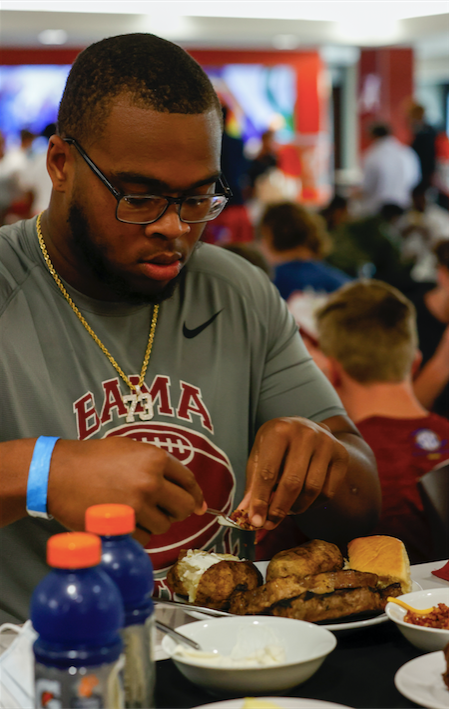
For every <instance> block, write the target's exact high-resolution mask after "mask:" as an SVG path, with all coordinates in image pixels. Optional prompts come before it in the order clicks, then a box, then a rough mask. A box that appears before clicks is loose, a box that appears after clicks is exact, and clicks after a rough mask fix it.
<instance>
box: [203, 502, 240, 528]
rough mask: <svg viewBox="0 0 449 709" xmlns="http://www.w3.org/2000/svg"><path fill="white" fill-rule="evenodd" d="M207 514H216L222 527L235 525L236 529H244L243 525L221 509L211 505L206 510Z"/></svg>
mask: <svg viewBox="0 0 449 709" xmlns="http://www.w3.org/2000/svg"><path fill="white" fill-rule="evenodd" d="M206 514H210V515H214V516H215V517H217V521H218V524H221V526H222V527H233V528H234V529H242V527H241V526H240V525H239V524H237V522H234V520H233V519H231V518H230V517H228V515H225V514H223V512H222V511H221V510H213V509H212V508H211V507H208V508H207V510H206Z"/></svg>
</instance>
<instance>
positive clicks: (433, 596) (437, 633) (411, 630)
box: [385, 588, 449, 652]
mask: <svg viewBox="0 0 449 709" xmlns="http://www.w3.org/2000/svg"><path fill="white" fill-rule="evenodd" d="M399 598H400V599H401V601H405V603H408V604H409V605H410V606H412V608H419V609H421V608H431V607H432V606H437V605H438V603H445V604H446V605H447V606H449V588H429V589H426V590H423V591H413V592H412V593H405V594H404V595H403V596H399ZM385 612H386V614H387V616H388V617H389V618H390V620H392V621H394V622H395V623H396V625H397V626H398V628H399V630H400V631H401V633H402V635H403V636H404V637H405V638H407V640H408V641H409V642H411V643H412V645H414V646H415V647H418V648H419V649H420V650H425V651H426V652H436V651H437V650H443V648H444V647H446V645H447V644H448V643H449V630H442V629H441V628H425V627H424V626H422V625H412V623H406V622H405V621H404V616H405V614H406V613H407V611H406V610H405V608H401V606H398V605H397V603H391V601H390V602H389V603H387V606H386V608H385Z"/></svg>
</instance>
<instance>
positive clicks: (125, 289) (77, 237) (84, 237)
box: [67, 200, 184, 305]
mask: <svg viewBox="0 0 449 709" xmlns="http://www.w3.org/2000/svg"><path fill="white" fill-rule="evenodd" d="M67 223H68V225H69V227H70V232H71V237H72V243H71V246H72V248H73V251H74V252H75V254H76V256H77V257H78V258H79V259H81V261H83V262H84V263H86V264H87V265H88V266H89V268H91V269H92V271H93V272H94V274H95V276H96V277H97V279H98V280H99V281H100V283H103V284H104V285H105V286H107V287H108V288H110V289H111V290H112V291H113V292H114V293H116V295H117V298H118V300H119V301H120V302H125V303H129V304H130V305H146V304H153V305H157V304H158V303H162V302H163V301H164V300H167V299H168V298H171V296H172V295H173V293H174V292H175V290H176V288H177V286H178V284H179V282H180V280H181V278H182V277H183V275H184V274H183V270H184V269H182V270H181V272H180V273H179V274H178V275H177V276H176V278H173V279H172V280H171V281H170V283H168V284H167V285H166V286H165V288H164V289H163V290H162V291H161V292H160V293H145V292H141V291H137V290H134V289H133V288H132V286H130V284H129V283H128V281H127V280H126V279H125V278H123V276H121V275H120V274H119V273H115V272H114V271H113V270H112V269H111V266H110V262H109V260H108V259H107V257H106V255H105V253H104V249H102V248H101V246H98V245H97V244H95V243H94V241H93V239H92V237H91V231H90V227H89V222H88V219H87V217H86V215H85V214H84V212H83V209H82V207H80V205H79V204H78V203H77V202H76V201H75V200H73V201H72V203H71V205H70V208H69V214H68V217H67Z"/></svg>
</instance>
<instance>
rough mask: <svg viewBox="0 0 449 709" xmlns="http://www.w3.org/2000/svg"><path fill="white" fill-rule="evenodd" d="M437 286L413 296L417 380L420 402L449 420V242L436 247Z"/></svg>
mask: <svg viewBox="0 0 449 709" xmlns="http://www.w3.org/2000/svg"><path fill="white" fill-rule="evenodd" d="M434 253H435V256H436V260H437V276H436V279H437V282H436V284H434V283H427V284H426V283H423V284H422V287H421V288H420V290H419V291H417V292H416V293H414V294H413V295H412V296H411V300H412V301H413V303H414V305H415V307H416V312H417V319H418V320H417V322H418V336H419V347H420V350H421V352H422V357H423V359H422V367H421V369H420V370H419V372H418V373H417V375H416V377H415V380H414V383H413V385H414V389H415V393H416V396H417V397H418V399H419V401H420V402H421V403H422V405H423V406H425V407H426V408H427V409H431V410H432V411H435V412H436V413H438V414H440V416H445V417H447V418H449V239H444V240H443V241H440V242H438V243H437V244H436V246H435V248H434Z"/></svg>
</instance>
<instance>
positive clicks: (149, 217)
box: [63, 138, 232, 224]
mask: <svg viewBox="0 0 449 709" xmlns="http://www.w3.org/2000/svg"><path fill="white" fill-rule="evenodd" d="M63 140H64V142H65V143H68V144H69V145H74V146H75V148H76V149H77V151H78V152H79V154H80V155H81V157H82V158H83V159H84V160H85V161H86V163H87V164H88V165H89V167H90V169H91V170H92V172H94V173H95V174H96V176H97V177H98V178H99V179H100V180H101V181H102V183H103V184H104V186H105V187H107V188H108V190H109V192H111V193H112V194H113V196H114V197H115V199H116V200H117V207H116V210H115V216H116V219H118V221H119V222H124V223H125V224H153V222H157V220H158V219H160V218H161V217H162V216H163V215H164V214H165V212H166V211H167V209H168V208H169V206H170V205H171V204H176V205H177V208H178V217H179V219H180V221H182V222H186V223H187V224H200V223H201V222H210V221H212V219H215V217H218V215H219V214H220V213H221V212H222V211H223V209H224V208H225V206H226V204H227V203H228V201H229V198H230V197H232V192H231V189H230V187H229V185H228V183H227V182H226V179H225V177H224V175H222V176H221V177H219V178H218V182H219V184H220V186H221V188H222V189H223V193H222V194H199V195H187V196H186V197H165V196H162V195H153V194H123V192H120V191H119V190H117V189H116V188H115V187H114V186H113V185H111V183H110V182H109V180H108V179H107V177H105V175H103V173H102V172H101V170H100V169H99V168H98V167H97V166H96V165H95V163H94V162H93V160H91V159H90V157H89V156H88V155H87V153H86V152H85V151H84V150H83V148H82V147H81V145H80V144H79V143H78V142H77V141H76V140H75V138H63Z"/></svg>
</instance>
